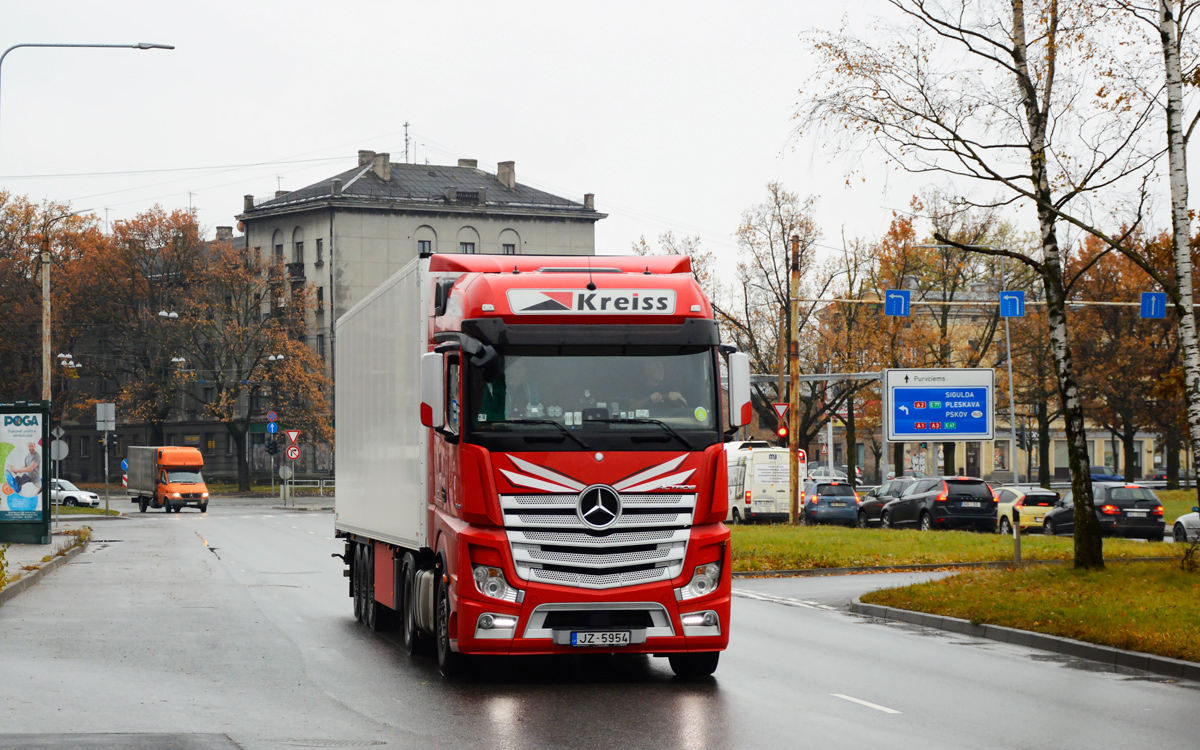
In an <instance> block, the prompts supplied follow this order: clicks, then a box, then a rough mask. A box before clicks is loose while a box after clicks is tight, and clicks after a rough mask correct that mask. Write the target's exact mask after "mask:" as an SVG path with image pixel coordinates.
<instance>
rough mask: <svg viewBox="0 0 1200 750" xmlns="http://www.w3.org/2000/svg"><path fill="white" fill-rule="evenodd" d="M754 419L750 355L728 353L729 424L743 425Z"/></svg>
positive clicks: (732, 425)
mask: <svg viewBox="0 0 1200 750" xmlns="http://www.w3.org/2000/svg"><path fill="white" fill-rule="evenodd" d="M752 421H754V406H753V404H751V403H750V357H749V355H746V354H743V353H741V352H736V353H734V354H730V355H729V426H730V427H744V426H746V425H748V424H750V423H751V422H752Z"/></svg>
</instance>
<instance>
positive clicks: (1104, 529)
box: [1042, 482, 1166, 541]
mask: <svg viewBox="0 0 1200 750" xmlns="http://www.w3.org/2000/svg"><path fill="white" fill-rule="evenodd" d="M1092 502H1093V504H1094V505H1095V508H1096V511H1095V512H1096V518H1097V519H1098V520H1099V521H1100V531H1101V533H1103V534H1104V535H1105V536H1130V537H1141V538H1143V539H1150V540H1152V541H1161V540H1162V538H1163V531H1164V530H1165V528H1166V523H1165V522H1164V520H1163V506H1162V503H1161V502H1159V499H1158V496H1157V495H1155V494H1154V493H1153V492H1152V491H1151V490H1148V489H1146V488H1145V487H1142V486H1140V485H1136V484H1125V483H1124V482H1095V483H1093V484H1092ZM1042 532H1043V533H1044V534H1046V535H1047V536H1054V535H1055V534H1072V535H1073V534H1074V533H1075V499H1074V492H1073V491H1070V490H1068V491H1067V494H1065V495H1063V496H1062V499H1061V500H1059V501H1058V502H1057V503H1056V504H1055V506H1054V508H1052V509H1051V510H1050V512H1049V513H1047V514H1046V516H1045V518H1044V519H1043V520H1042Z"/></svg>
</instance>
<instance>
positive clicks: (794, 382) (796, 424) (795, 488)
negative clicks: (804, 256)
mask: <svg viewBox="0 0 1200 750" xmlns="http://www.w3.org/2000/svg"><path fill="white" fill-rule="evenodd" d="M791 274H792V278H791V281H792V284H791V295H790V298H789V299H788V310H789V311H790V313H791V318H792V340H791V344H790V346H789V347H788V374H789V376H790V382H789V386H790V390H791V394H790V396H791V397H790V398H789V399H788V404H789V406H788V484H789V487H790V489H791V493H792V497H791V501H792V502H791V506H790V508H789V512H788V521H789V522H790V523H791V524H792V525H793V526H795V525H796V523H798V522H799V518H800V458H799V456H798V455H797V453H796V446H794V445H792V441H795V440H799V439H800V432H799V430H800V387H799V385H800V379H799V378H800V307H799V306H800V235H798V234H793V235H792V268H791Z"/></svg>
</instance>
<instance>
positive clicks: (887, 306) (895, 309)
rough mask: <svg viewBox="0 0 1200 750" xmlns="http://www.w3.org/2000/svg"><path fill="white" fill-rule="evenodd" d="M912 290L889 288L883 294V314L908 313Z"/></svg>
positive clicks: (901, 314) (899, 314)
mask: <svg viewBox="0 0 1200 750" xmlns="http://www.w3.org/2000/svg"><path fill="white" fill-rule="evenodd" d="M911 294H912V292H910V291H908V290H906V289H888V290H887V291H886V292H884V296H883V314H884V315H896V316H906V315H908V308H909V300H910V295H911Z"/></svg>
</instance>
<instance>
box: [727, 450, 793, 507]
mask: <svg viewBox="0 0 1200 750" xmlns="http://www.w3.org/2000/svg"><path fill="white" fill-rule="evenodd" d="M735 456H736V458H735ZM730 458H731V460H730V463H729V513H728V514H726V516H725V522H726V523H752V522H754V521H766V522H783V521H787V520H788V511H789V508H790V504H791V496H790V493H789V492H788V487H789V484H788V449H787V448H756V449H755V450H751V451H738V452H737V453H736V454H733V453H731V454H730ZM801 469H802V471H801V474H803V473H804V472H803V467H801ZM800 479H801V481H803V480H804V477H803V476H801V477H800Z"/></svg>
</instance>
